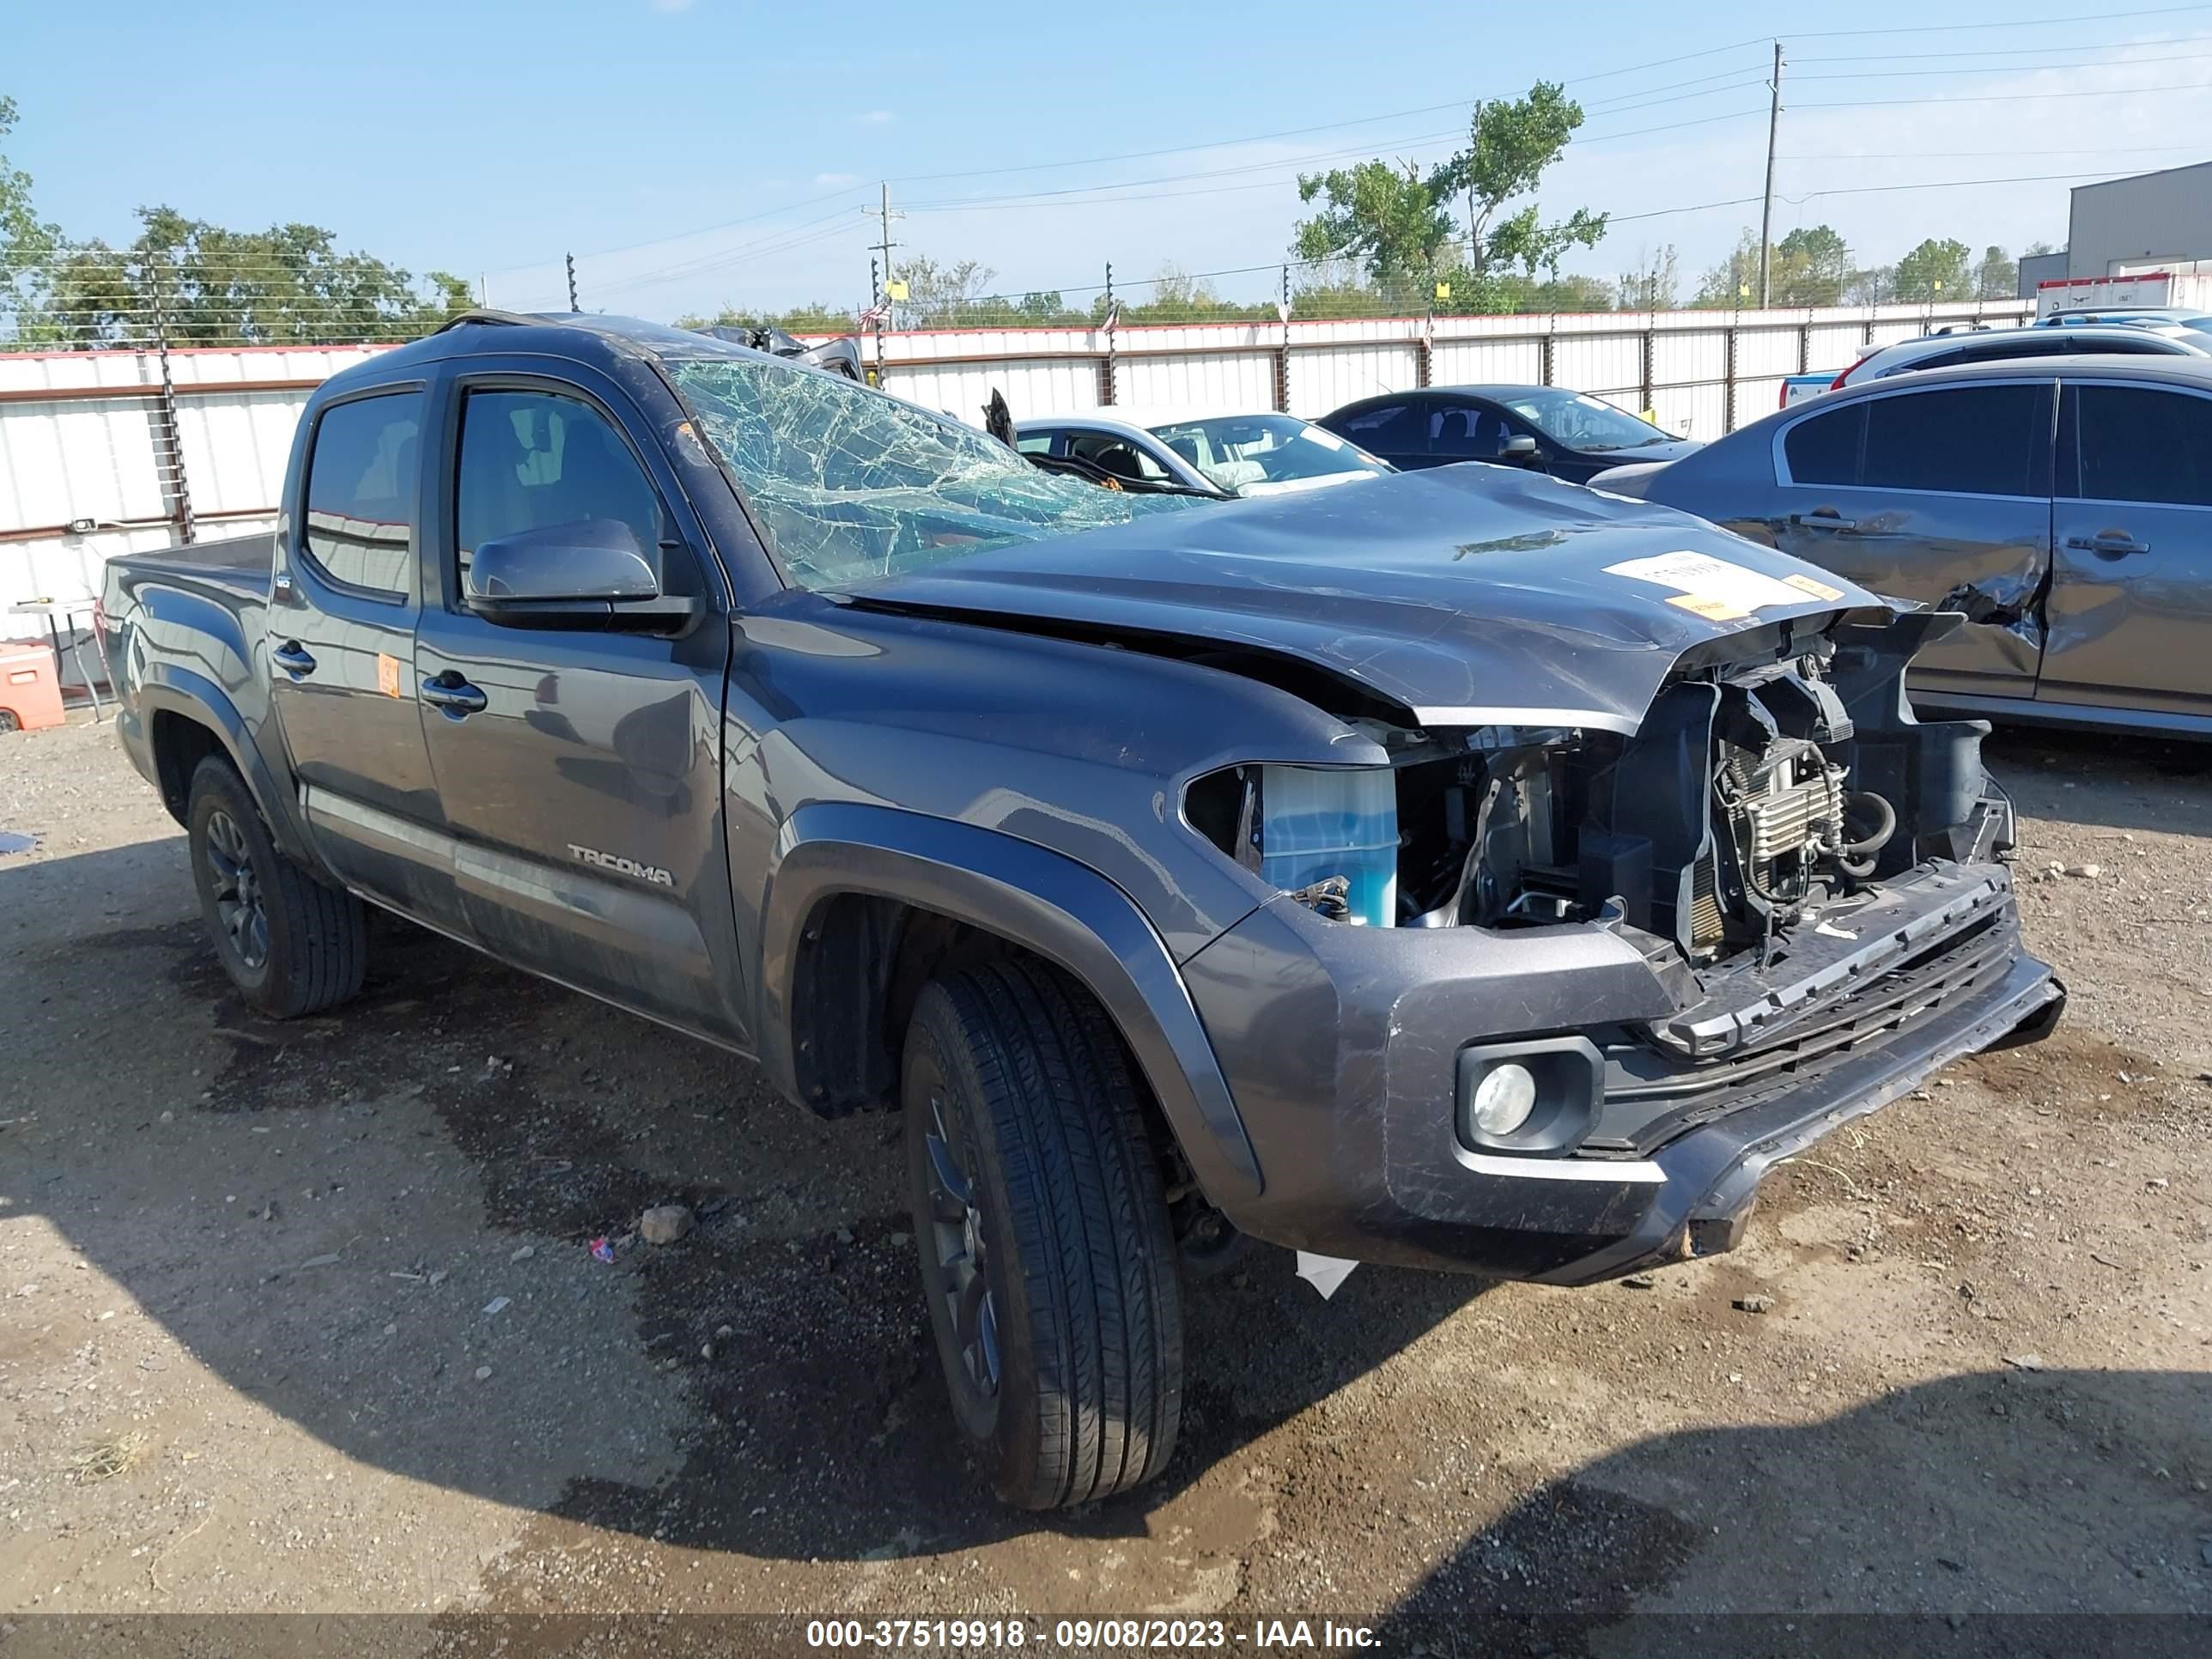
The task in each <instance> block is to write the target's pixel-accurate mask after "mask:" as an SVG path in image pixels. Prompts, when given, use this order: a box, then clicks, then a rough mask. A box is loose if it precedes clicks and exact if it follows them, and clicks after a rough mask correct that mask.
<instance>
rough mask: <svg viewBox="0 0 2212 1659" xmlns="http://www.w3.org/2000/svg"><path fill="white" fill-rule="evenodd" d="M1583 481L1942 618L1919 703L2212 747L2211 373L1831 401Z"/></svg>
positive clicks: (1866, 393)
mask: <svg viewBox="0 0 2212 1659" xmlns="http://www.w3.org/2000/svg"><path fill="white" fill-rule="evenodd" d="M1595 483H1596V487H1597V488H1598V489H1603V490H1609V491H1611V492H1613V494H1616V495H1632V496H1636V497H1639V498H1641V499H1643V500H1645V501H1656V502H1659V503H1661V504H1662V505H1665V506H1668V507H1682V508H1684V509H1686V510H1687V511H1689V512H1691V513H1696V514H1697V515H1698V516H1699V518H1702V519H1710V520H1712V521H1713V522H1714V523H1716V524H1719V525H1723V526H1726V527H1727V528H1729V529H1730V530H1734V531H1735V532H1738V533H1740V534H1742V535H1746V536H1749V537H1751V538H1753V540H1756V541H1760V542H1764V543H1765V544H1767V545H1768V546H1770V547H1774V548H1778V549H1780V550H1782V551H1784V552H1785V553H1793V554H1795V555H1796V556H1798V557H1799V558H1802V559H1808V560H1810V561H1812V562H1814V563H1815V564H1821V565H1826V567H1827V568H1829V569H1831V570H1833V571H1835V572H1837V573H1838V574H1841V575H1844V576H1848V577H1849V578H1850V580H1853V581H1855V582H1857V583H1858V584H1860V585H1861V586H1864V587H1869V588H1872V589H1873V590H1874V591H1875V592H1879V593H1882V594H1886V595H1889V596H1893V597H1895V598H1899V599H1914V600H1917V601H1919V602H1920V603H1922V604H1923V605H1928V606H1930V607H1932V608H1935V609H1937V610H1942V611H1958V612H1960V613H1962V614H1963V615H1964V617H1965V618H1966V623H1965V625H1964V626H1963V627H1961V628H1960V629H1958V631H1956V632H1954V633H1953V634H1951V635H1949V636H1948V638H1944V639H1941V640H1939V641H1936V642H1935V643H1934V644H1931V645H1930V646H1929V647H1928V648H1927V649H1926V650H1924V651H1923V652H1922V653H1921V654H1920V655H1919V656H1918V657H1917V659H1915V661H1914V663H1913V668H1912V673H1911V679H1910V681H1909V684H1911V687H1912V690H1913V693H1914V699H1915V701H1916V702H1920V703H1923V704H1931V705H1936V706H1940V707H1942V708H1947V709H1952V710H1957V711H1963V712H1967V713H1972V714H1986V715H1989V716H1991V717H1993V718H1996V719H2000V720H2024V721H2033V722H2037V723H2042V724H2049V725H2062V726H2081V727H2091V728H2102V727H2113V728H2127V729H2134V730H2141V731H2157V732H2166V733H2170V734H2172V735H2175V736H2184V737H2197V738H2212V358H2204V357H2156V358H2152V357H2097V356H2064V357H2060V356H2052V357H2043V358H2029V359H2023V360H2020V361H2015V362H1998V363H1984V364H1980V365H1978V366H1973V367H1969V368H1950V369H1934V370H1929V371H1926V372H1923V373H1917V374H1910V375H1902V376H1899V377H1898V378H1897V379H1894V380H1876V381H1874V382H1872V383H1870V384H1869V385H1866V386H1846V387H1844V389H1843V390H1841V391H1838V392H1829V393H1827V394H1826V396H1824V397H1821V398H1817V399H1815V400H1814V401H1813V402H1811V403H1806V404H1796V405H1794V406H1793V407H1791V408H1789V409H1786V410H1782V411H1781V412H1780V413H1778V414H1774V415H1770V416H1767V417H1766V418H1765V420H1763V421H1759V422H1754V423H1753V424H1752V425H1750V426H1747V427H1745V428H1742V429H1741V430H1740V431H1736V432H1732V433H1730V434H1729V435H1728V436H1727V437H1725V438H1721V439H1718V440H1716V441H1714V442H1712V443H1711V444H1708V445H1707V446H1706V447H1705V448H1703V449H1701V450H1700V451H1699V452H1698V453H1696V454H1695V455H1692V456H1689V457H1687V458H1686V459H1683V460H1680V461H1677V462H1674V463H1673V464H1672V465H1665V466H1637V465H1624V466H1621V467H1619V468H1616V469H1615V470H1614V471H1611V472H1608V473H1605V474H1602V475H1601V476H1600V477H1598V478H1597V480H1596V481H1595Z"/></svg>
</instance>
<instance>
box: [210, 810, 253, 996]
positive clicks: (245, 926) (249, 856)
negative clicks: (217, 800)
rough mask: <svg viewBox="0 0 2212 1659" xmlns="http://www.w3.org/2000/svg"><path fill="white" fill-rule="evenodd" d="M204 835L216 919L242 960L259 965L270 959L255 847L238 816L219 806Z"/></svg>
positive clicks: (213, 813) (212, 815) (213, 812)
mask: <svg viewBox="0 0 2212 1659" xmlns="http://www.w3.org/2000/svg"><path fill="white" fill-rule="evenodd" d="M203 839H204V848H203V852H204V856H205V860H206V863H207V869H208V875H209V877H210V879H211V884H212V890H213V892H214V895H215V913H216V921H217V922H218V923H220V924H221V926H222V931H223V933H224V934H225V936H226V937H228V939H229V940H230V948H231V950H232V951H234V952H235V953H236V955H237V957H238V959H239V961H240V963H243V964H244V965H245V966H246V967H247V968H249V969H258V968H259V967H260V966H261V965H262V964H263V963H265V962H267V961H268V960H269V912H268V909H267V908H266V906H265V905H264V903H263V902H262V894H261V878H260V875H259V873H258V872H257V871H256V870H255V869H254V867H253V849H252V846H251V845H250V844H249V843H248V842H247V841H246V832H245V831H244V830H243V829H240V828H239V826H238V823H237V820H235V819H234V818H233V817H231V816H230V814H229V813H228V812H226V811H222V809H221V808H220V807H218V808H216V811H212V812H210V813H209V814H208V820H207V832H206V834H205V836H204V838H203Z"/></svg>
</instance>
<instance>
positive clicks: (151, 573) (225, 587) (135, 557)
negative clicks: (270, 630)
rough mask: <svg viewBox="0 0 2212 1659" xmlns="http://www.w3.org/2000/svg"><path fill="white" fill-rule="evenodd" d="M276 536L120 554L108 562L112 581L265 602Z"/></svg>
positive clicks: (265, 534) (266, 534)
mask: <svg viewBox="0 0 2212 1659" xmlns="http://www.w3.org/2000/svg"><path fill="white" fill-rule="evenodd" d="M275 558H276V534H275V532H271V531H266V530H264V531H259V532H256V533H255V534H253V535H251V536H231V537H228V538H224V539H223V540H221V541H212V542H191V543H180V544H178V545H177V546H174V547H162V548H156V549H155V550H153V551H152V552H149V553H118V554H117V555H115V556H113V557H112V558H110V559H109V560H108V562H107V563H108V567H109V573H110V575H111V577H119V578H121V579H123V580H125V581H126V582H133V583H134V584H135V581H136V580H144V579H146V578H148V577H152V578H155V579H156V580H162V581H166V582H173V583H177V584H179V585H183V586H202V587H207V588H213V589H217V590H220V591H222V592H228V593H230V594H234V595H235V596H237V597H238V598H240V599H264V600H265V599H268V597H269V573H270V568H272V567H273V565H274V563H275Z"/></svg>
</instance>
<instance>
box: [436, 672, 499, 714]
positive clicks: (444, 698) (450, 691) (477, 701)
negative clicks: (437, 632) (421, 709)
mask: <svg viewBox="0 0 2212 1659" xmlns="http://www.w3.org/2000/svg"><path fill="white" fill-rule="evenodd" d="M422 701H423V702H427V703H430V704H433V705H435V707H437V708H442V709H444V710H445V711H446V717H447V719H448V720H460V719H463V718H464V717H465V716H467V715H470V714H477V713H479V712H481V711H482V710H483V708H484V706H485V705H486V704H487V703H489V702H490V701H491V700H490V699H489V697H487V696H484V694H483V692H481V691H479V690H477V688H476V687H475V686H473V685H471V684H469V683H468V682H467V681H466V680H465V679H463V678H461V677H460V676H459V674H456V673H455V672H454V671H453V670H452V669H450V668H448V669H447V670H446V671H445V672H444V673H442V674H440V675H437V676H436V677H435V678H431V679H427V680H424V681H423V682H422Z"/></svg>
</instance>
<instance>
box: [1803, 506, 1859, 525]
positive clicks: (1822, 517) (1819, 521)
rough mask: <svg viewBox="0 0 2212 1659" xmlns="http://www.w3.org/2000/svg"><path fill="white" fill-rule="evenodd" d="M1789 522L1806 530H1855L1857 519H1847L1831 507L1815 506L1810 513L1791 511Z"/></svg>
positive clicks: (1857, 523)
mask: <svg viewBox="0 0 2212 1659" xmlns="http://www.w3.org/2000/svg"><path fill="white" fill-rule="evenodd" d="M1790 523H1792V524H1795V525H1802V526H1804V527H1805V528H1806V529H1808V530H1857V528H1858V527H1859V521H1858V520H1857V519H1847V518H1845V517H1844V515H1843V514H1842V513H1838V512H1837V511H1836V509H1835V508H1833V507H1814V509H1813V510H1812V511H1811V512H1810V513H1791V514H1790Z"/></svg>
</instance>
